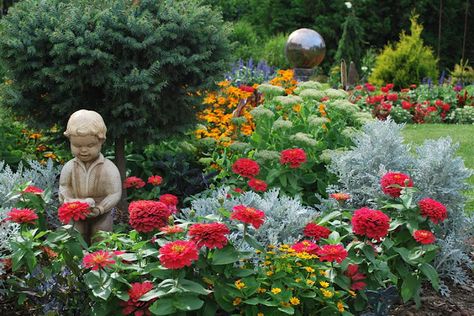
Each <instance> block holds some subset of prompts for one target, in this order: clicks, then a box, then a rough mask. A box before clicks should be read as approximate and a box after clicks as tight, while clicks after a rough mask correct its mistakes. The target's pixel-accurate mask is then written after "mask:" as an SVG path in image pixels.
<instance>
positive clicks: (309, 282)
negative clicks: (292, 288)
mask: <svg viewBox="0 0 474 316" xmlns="http://www.w3.org/2000/svg"><path fill="white" fill-rule="evenodd" d="M306 284H308V285H313V284H314V281H313V280H306Z"/></svg>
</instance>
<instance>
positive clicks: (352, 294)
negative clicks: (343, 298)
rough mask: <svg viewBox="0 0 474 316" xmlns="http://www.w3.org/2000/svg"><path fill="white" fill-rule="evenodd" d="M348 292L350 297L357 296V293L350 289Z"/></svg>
mask: <svg viewBox="0 0 474 316" xmlns="http://www.w3.org/2000/svg"><path fill="white" fill-rule="evenodd" d="M349 294H350V295H351V296H352V297H356V296H357V293H356V292H354V291H352V290H349Z"/></svg>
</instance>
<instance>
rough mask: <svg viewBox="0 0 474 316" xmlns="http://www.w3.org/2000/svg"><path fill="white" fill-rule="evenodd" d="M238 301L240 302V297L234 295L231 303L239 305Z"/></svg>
mask: <svg viewBox="0 0 474 316" xmlns="http://www.w3.org/2000/svg"><path fill="white" fill-rule="evenodd" d="M240 303H242V299H241V298H240V297H236V298H235V299H234V301H233V302H232V304H233V305H234V306H237V305H239V304H240Z"/></svg>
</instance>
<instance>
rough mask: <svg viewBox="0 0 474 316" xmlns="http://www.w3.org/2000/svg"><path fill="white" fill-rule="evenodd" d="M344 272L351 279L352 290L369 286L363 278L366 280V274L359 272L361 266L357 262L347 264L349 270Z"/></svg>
mask: <svg viewBox="0 0 474 316" xmlns="http://www.w3.org/2000/svg"><path fill="white" fill-rule="evenodd" d="M344 274H345V275H346V276H347V277H349V279H351V283H352V284H351V290H353V291H360V290H363V289H364V288H365V287H366V286H367V284H366V283H365V282H362V280H365V278H366V275H365V274H362V273H359V266H358V265H357V264H350V265H349V266H347V270H346V272H344Z"/></svg>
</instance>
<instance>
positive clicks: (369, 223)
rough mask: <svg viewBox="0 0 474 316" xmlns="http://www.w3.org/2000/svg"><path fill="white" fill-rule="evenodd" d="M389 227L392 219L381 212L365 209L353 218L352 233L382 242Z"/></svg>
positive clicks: (356, 213) (357, 211)
mask: <svg viewBox="0 0 474 316" xmlns="http://www.w3.org/2000/svg"><path fill="white" fill-rule="evenodd" d="M389 227H390V217H388V216H387V215H386V214H385V213H383V212H382V211H379V210H372V209H370V208H368V207H363V208H360V209H358V210H355V211H354V216H352V231H353V232H354V233H355V234H357V235H362V236H367V237H368V238H371V239H376V240H380V239H381V238H383V237H385V236H387V234H388V228H389Z"/></svg>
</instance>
